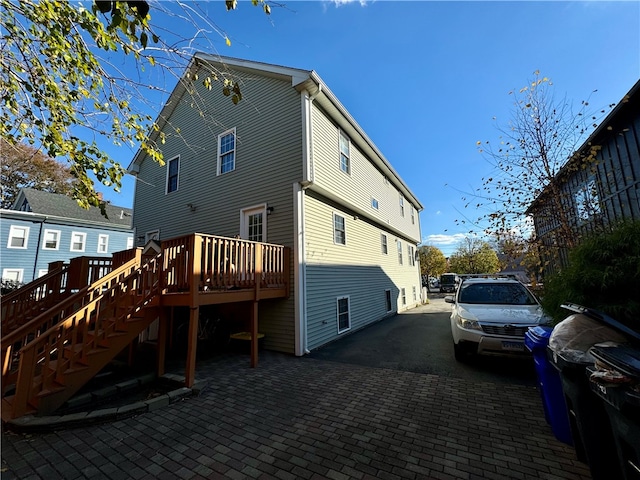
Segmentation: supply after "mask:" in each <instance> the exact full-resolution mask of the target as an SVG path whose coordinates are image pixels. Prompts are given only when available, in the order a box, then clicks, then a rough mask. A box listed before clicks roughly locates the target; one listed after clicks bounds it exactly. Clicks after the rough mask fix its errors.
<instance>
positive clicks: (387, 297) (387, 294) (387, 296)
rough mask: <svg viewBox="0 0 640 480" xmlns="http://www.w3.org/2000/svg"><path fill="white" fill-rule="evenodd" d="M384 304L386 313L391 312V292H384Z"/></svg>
mask: <svg viewBox="0 0 640 480" xmlns="http://www.w3.org/2000/svg"><path fill="white" fill-rule="evenodd" d="M384 297H385V303H386V305H387V312H390V311H391V310H393V306H392V305H391V290H385V291H384Z"/></svg>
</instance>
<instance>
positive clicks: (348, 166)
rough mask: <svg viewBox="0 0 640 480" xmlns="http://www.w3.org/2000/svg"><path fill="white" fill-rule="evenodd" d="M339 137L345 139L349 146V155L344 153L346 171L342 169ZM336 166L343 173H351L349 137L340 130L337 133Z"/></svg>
mask: <svg viewBox="0 0 640 480" xmlns="http://www.w3.org/2000/svg"><path fill="white" fill-rule="evenodd" d="M340 137H344V138H345V139H346V140H347V145H348V146H349V155H345V156H346V157H347V171H346V172H345V171H344V170H343V169H342V149H341V148H340ZM338 161H339V163H338V168H339V169H340V171H341V172H342V173H344V174H345V175H351V138H349V135H347V134H346V133H344V132H343V131H342V130H340V132H339V133H338Z"/></svg>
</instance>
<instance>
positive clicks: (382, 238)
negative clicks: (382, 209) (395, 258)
mask: <svg viewBox="0 0 640 480" xmlns="http://www.w3.org/2000/svg"><path fill="white" fill-rule="evenodd" d="M380 244H381V245H382V253H384V254H385V255H386V254H387V252H388V250H387V236H386V235H385V234H384V233H381V234H380Z"/></svg>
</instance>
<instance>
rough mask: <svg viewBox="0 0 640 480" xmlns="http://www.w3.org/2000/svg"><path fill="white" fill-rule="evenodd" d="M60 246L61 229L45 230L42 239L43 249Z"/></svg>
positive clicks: (52, 248)
mask: <svg viewBox="0 0 640 480" xmlns="http://www.w3.org/2000/svg"><path fill="white" fill-rule="evenodd" d="M59 247H60V231H59V230H45V231H44V238H43V239H42V249H43V250H58V248H59Z"/></svg>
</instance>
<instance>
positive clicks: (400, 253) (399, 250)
mask: <svg viewBox="0 0 640 480" xmlns="http://www.w3.org/2000/svg"><path fill="white" fill-rule="evenodd" d="M396 243H397V246H398V263H399V264H400V265H402V242H401V241H400V240H398V241H397V242H396Z"/></svg>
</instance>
